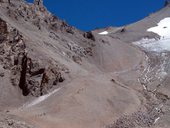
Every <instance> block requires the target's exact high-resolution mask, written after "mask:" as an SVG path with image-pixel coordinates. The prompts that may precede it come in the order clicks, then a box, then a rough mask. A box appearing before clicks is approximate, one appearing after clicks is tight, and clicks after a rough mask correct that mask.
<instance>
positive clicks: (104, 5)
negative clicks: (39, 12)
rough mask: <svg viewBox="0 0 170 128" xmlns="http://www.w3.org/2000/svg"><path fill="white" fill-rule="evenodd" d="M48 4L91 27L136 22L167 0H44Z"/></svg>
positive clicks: (75, 23) (79, 25) (76, 23)
mask: <svg viewBox="0 0 170 128" xmlns="http://www.w3.org/2000/svg"><path fill="white" fill-rule="evenodd" d="M28 1H32V0H28ZM44 4H45V6H46V7H47V8H48V10H49V11H51V12H52V13H54V14H55V15H57V16H58V17H60V18H61V19H63V20H65V21H66V22H68V23H69V24H70V25H73V26H75V27H77V28H79V29H81V30H85V31H88V30H92V29H95V28H103V27H108V26H122V25H126V24H130V23H133V22H136V21H138V20H140V19H142V18H144V17H146V16H148V15H149V14H150V13H153V12H155V11H157V10H159V9H161V8H162V7H163V4H164V0H44Z"/></svg>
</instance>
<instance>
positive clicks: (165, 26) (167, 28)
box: [147, 17, 170, 38]
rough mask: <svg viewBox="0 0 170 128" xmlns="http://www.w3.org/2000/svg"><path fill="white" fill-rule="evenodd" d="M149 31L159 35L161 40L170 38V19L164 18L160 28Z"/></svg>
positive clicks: (159, 24)
mask: <svg viewBox="0 0 170 128" xmlns="http://www.w3.org/2000/svg"><path fill="white" fill-rule="evenodd" d="M147 31H148V32H154V33H157V34H158V35H159V36H161V38H170V17H167V18H164V19H163V20H161V21H160V22H159V23H158V26H156V27H153V28H149V29H148V30H147Z"/></svg>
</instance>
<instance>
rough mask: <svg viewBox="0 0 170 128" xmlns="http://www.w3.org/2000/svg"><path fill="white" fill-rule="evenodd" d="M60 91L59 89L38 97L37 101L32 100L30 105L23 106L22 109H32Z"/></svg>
mask: <svg viewBox="0 0 170 128" xmlns="http://www.w3.org/2000/svg"><path fill="white" fill-rule="evenodd" d="M60 89H61V88H58V89H56V90H54V91H53V92H50V93H48V94H46V95H44V96H40V97H38V98H37V99H35V100H33V101H32V102H31V103H27V104H25V105H24V106H23V107H24V108H29V107H32V106H34V105H37V104H39V103H41V102H42V101H44V100H46V99H47V98H48V97H50V96H51V95H53V94H54V93H56V92H58V91H59V90H60Z"/></svg>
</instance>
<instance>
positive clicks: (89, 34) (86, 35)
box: [83, 32, 95, 41]
mask: <svg viewBox="0 0 170 128" xmlns="http://www.w3.org/2000/svg"><path fill="white" fill-rule="evenodd" d="M83 36H84V37H85V38H87V39H90V40H92V41H95V37H94V35H93V34H92V32H86V33H84V35H83Z"/></svg>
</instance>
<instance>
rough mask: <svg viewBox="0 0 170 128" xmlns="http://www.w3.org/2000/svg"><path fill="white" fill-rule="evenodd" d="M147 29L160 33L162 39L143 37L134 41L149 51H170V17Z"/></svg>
mask: <svg viewBox="0 0 170 128" xmlns="http://www.w3.org/2000/svg"><path fill="white" fill-rule="evenodd" d="M147 31H148V32H153V33H156V34H158V35H159V36H160V39H142V40H140V41H137V42H134V44H136V45H138V46H141V47H143V48H145V49H147V50H148V51H154V52H164V51H170V17H167V18H164V19H163V20H161V21H160V22H159V23H158V25H157V26H156V27H152V28H149V29H148V30H147Z"/></svg>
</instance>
